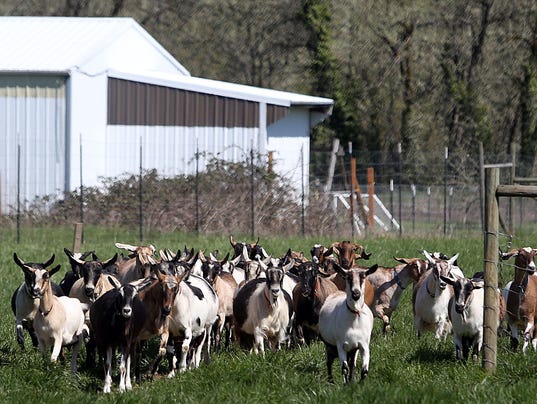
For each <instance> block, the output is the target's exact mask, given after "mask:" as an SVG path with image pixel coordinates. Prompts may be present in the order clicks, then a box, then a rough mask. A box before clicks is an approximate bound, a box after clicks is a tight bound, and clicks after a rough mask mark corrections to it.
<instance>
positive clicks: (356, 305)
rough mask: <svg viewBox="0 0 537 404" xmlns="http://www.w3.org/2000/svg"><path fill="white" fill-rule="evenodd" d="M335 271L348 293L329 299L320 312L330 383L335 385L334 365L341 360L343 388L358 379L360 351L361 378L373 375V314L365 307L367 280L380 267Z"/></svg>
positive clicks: (331, 296)
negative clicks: (357, 370) (370, 364)
mask: <svg viewBox="0 0 537 404" xmlns="http://www.w3.org/2000/svg"><path fill="white" fill-rule="evenodd" d="M335 269H336V271H337V272H338V273H340V274H341V276H342V277H343V278H344V279H345V283H346V286H345V292H343V291H338V292H334V293H332V294H331V295H329V296H328V297H327V298H326V300H325V302H324V304H323V306H322V307H321V310H320V312H319V335H320V337H321V339H322V340H323V342H324V344H325V347H326V366H327V369H328V380H329V381H330V382H333V380H334V378H333V375H332V364H333V363H334V359H335V358H336V357H339V360H340V361H341V373H342V375H343V384H347V383H349V382H351V381H353V380H354V379H355V370H356V354H357V351H360V355H361V357H362V368H361V372H360V378H361V379H364V378H365V377H366V376H367V373H368V372H369V341H370V340H371V332H372V330H373V313H372V312H371V309H370V308H369V307H368V306H367V304H365V299H364V298H365V293H364V291H365V279H366V276H367V275H369V274H371V273H373V272H374V271H375V270H376V269H377V265H373V266H372V267H371V268H369V269H367V270H364V269H359V268H351V269H348V270H346V269H343V268H341V267H340V266H339V265H335Z"/></svg>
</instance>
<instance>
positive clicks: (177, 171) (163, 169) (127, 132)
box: [105, 125, 259, 177]
mask: <svg viewBox="0 0 537 404" xmlns="http://www.w3.org/2000/svg"><path fill="white" fill-rule="evenodd" d="M258 133H259V130H258V129H257V128H217V127H189V128H187V127H178V126H131V125H129V126H126V125H109V126H108V127H107V131H106V138H107V142H108V144H107V148H106V158H105V161H106V167H105V169H106V174H105V176H107V177H115V176H118V175H122V174H125V173H129V174H136V173H138V171H139V165H140V142H141V145H142V167H143V168H144V169H153V168H154V169H156V170H157V171H158V173H159V174H160V175H163V176H174V175H188V174H193V173H195V170H196V160H195V158H196V150H199V151H200V157H199V170H200V171H203V170H204V169H205V167H206V164H207V163H208V162H209V161H210V160H211V159H212V158H215V157H216V158H218V159H223V160H226V161H234V162H238V161H246V159H247V158H248V157H249V152H250V149H251V147H252V145H253V147H254V150H258V147H259V145H258V143H257V140H258ZM118 151H121V152H120V153H121V158H118V153H119V152H118Z"/></svg>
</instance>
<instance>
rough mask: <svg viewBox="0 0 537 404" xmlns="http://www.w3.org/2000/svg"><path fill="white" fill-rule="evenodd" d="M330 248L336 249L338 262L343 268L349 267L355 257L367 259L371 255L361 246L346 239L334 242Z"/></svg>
mask: <svg viewBox="0 0 537 404" xmlns="http://www.w3.org/2000/svg"><path fill="white" fill-rule="evenodd" d="M331 248H334V249H335V250H336V251H337V253H338V256H339V263H340V265H341V266H342V267H343V268H345V269H349V268H351V267H352V266H353V265H354V261H355V260H356V259H359V258H362V259H365V260H368V259H369V257H370V256H371V254H367V253H366V252H365V248H364V247H363V246H361V245H360V244H355V243H353V242H351V241H347V240H346V241H342V242H341V243H334V244H332V245H331Z"/></svg>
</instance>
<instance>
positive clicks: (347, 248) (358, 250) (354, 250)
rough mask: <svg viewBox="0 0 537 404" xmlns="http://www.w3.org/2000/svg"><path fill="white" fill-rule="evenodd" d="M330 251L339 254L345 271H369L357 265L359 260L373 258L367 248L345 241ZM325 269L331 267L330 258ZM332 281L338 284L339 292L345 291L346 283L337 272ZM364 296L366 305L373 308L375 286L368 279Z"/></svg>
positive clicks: (336, 244) (335, 244)
mask: <svg viewBox="0 0 537 404" xmlns="http://www.w3.org/2000/svg"><path fill="white" fill-rule="evenodd" d="M330 249H333V251H334V252H335V253H336V254H337V256H338V263H339V265H340V266H341V267H342V268H343V269H351V268H354V267H357V268H360V269H364V270H367V269H368V268H367V267H363V266H360V265H357V264H356V260H357V259H364V260H368V259H369V257H371V254H367V253H366V252H365V248H364V247H363V246H361V245H360V244H355V243H353V242H351V241H347V240H344V241H341V242H335V243H332V245H331V246H330ZM325 267H330V259H329V258H327V259H326V260H325ZM330 280H331V281H332V282H334V283H335V284H336V286H337V287H338V289H339V290H345V287H346V281H345V279H343V277H342V276H341V275H340V274H339V273H338V272H335V273H334V275H332V277H331V278H330ZM364 294H365V298H364V300H365V303H366V304H367V305H368V306H369V307H370V308H372V305H373V301H374V298H375V291H374V289H373V285H371V282H369V279H368V278H366V279H365V287H364Z"/></svg>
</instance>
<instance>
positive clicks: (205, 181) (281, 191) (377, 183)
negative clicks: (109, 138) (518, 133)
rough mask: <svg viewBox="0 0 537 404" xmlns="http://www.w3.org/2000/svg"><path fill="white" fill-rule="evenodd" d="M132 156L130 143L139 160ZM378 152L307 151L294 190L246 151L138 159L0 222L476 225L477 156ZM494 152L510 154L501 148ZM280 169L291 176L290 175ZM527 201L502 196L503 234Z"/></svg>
mask: <svg viewBox="0 0 537 404" xmlns="http://www.w3.org/2000/svg"><path fill="white" fill-rule="evenodd" d="M142 154H143V150H140V161H141V160H142V159H141V156H142ZM380 156H381V153H378V154H376V153H367V154H364V155H361V154H360V153H359V152H356V151H355V152H354V153H348V152H341V149H340V150H339V152H338V153H336V154H334V153H333V152H329V151H323V152H318V151H313V152H312V153H311V156H310V169H309V176H305V175H303V173H301V176H300V177H301V178H303V183H302V184H301V186H299V187H298V189H297V187H296V183H295V184H294V188H293V189H291V185H290V182H289V180H288V179H287V178H286V175H281V174H277V168H278V167H277V166H276V167H273V166H272V165H271V164H266V165H264V164H259V162H260V161H264V160H263V158H260V156H258V155H257V154H255V153H254V151H253V150H252V151H251V153H250V155H246V157H245V160H243V161H239V162H228V161H222V160H218V159H216V158H213V159H211V160H210V161H209V162H208V163H206V164H205V165H204V167H205V169H204V171H202V172H201V171H199V170H198V169H197V167H198V164H196V171H195V172H194V173H192V174H191V175H186V176H175V177H170V176H166V177H164V176H161V175H160V174H159V173H158V172H157V171H156V170H154V169H146V168H144V167H143V166H142V164H140V167H139V172H137V173H126V174H124V175H121V176H118V177H115V178H105V179H102V184H101V185H99V186H91V187H90V186H85V185H84V184H83V182H84V179H83V177H82V175H81V178H80V183H81V185H80V187H79V188H78V189H76V190H74V191H73V192H70V193H67V194H61V195H46V196H43V197H39V198H36V200H34V201H20V197H18V198H17V199H18V201H19V203H17V206H10V213H8V214H6V215H3V217H2V220H3V221H4V222H6V223H11V224H12V225H16V226H17V228H20V226H24V225H25V224H29V225H33V224H36V223H46V224H53V225H62V224H71V223H76V222H81V223H85V224H92V225H104V226H121V227H124V228H127V229H130V230H131V231H132V232H133V233H137V234H138V237H139V239H140V240H143V239H144V236H145V234H147V233H148V232H151V231H153V230H159V231H176V230H177V231H184V232H197V233H216V232H226V233H235V234H250V235H252V236H254V235H260V234H262V235H276V234H287V235H299V236H336V237H338V238H342V237H349V238H355V237H364V236H366V235H368V234H369V235H371V234H387V235H394V236H429V235H444V236H453V235H457V234H459V233H462V232H464V233H468V232H480V231H482V229H483V208H482V206H483V205H482V189H481V180H482V178H481V177H480V168H481V167H480V165H479V164H476V163H475V162H476V161H479V160H480V159H479V158H476V159H473V160H471V163H469V164H467V165H466V166H460V165H458V166H455V164H454V163H452V161H451V160H450V158H449V155H448V151H447V150H446V154H445V156H446V157H445V158H444V159H443V158H441V157H440V158H438V159H436V160H434V161H433V162H430V161H429V162H426V163H424V162H419V161H417V160H407V161H402V159H401V158H394V159H388V161H386V159H385V160H384V161H383V160H382V158H381V157H380ZM194 158H196V159H198V158H199V155H197V156H195V157H194ZM495 158H496V160H498V159H503V161H511V157H510V156H509V155H505V156H495ZM352 159H355V163H356V168H355V170H354V172H353V167H354V166H353V165H352ZM482 160H483V161H487V159H486V158H482ZM519 163H520V162H519ZM512 173H513V171H512V170H510V169H507V168H506V169H505V170H502V171H501V180H500V183H511V182H512V181H513V178H512V176H513V175H512ZM286 174H287V175H289V174H291V175H293V176H294V177H295V178H296V175H295V174H296V173H286ZM20 176H21V173H20V172H19V177H20ZM353 177H355V180H353ZM308 180H309V181H308ZM17 181H20V178H19V179H18V180H17ZM353 181H356V184H355V185H354V186H351V184H353ZM328 184H330V186H329V187H328ZM328 188H329V189H328ZM536 207H537V206H536V201H535V200H534V199H524V198H517V199H513V200H509V199H506V198H503V199H502V200H501V204H500V215H501V222H502V224H503V229H504V230H505V231H506V232H511V233H512V232H513V231H514V230H515V229H517V228H522V227H524V226H533V225H534V224H535V222H536V219H537V218H536V212H537V210H536Z"/></svg>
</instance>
